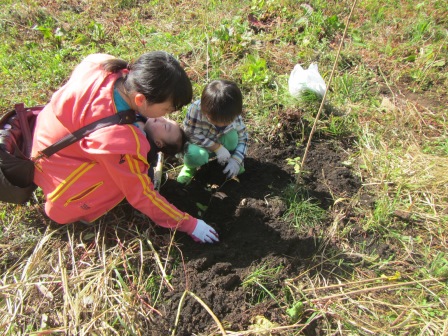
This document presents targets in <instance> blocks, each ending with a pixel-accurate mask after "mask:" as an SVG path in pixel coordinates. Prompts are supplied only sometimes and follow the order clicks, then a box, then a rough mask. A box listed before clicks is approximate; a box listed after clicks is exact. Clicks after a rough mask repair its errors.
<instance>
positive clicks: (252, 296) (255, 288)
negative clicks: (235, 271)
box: [242, 263, 283, 305]
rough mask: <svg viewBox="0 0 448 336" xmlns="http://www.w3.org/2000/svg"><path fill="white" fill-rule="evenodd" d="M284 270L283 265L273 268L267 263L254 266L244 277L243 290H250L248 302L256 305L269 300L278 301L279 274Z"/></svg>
mask: <svg viewBox="0 0 448 336" xmlns="http://www.w3.org/2000/svg"><path fill="white" fill-rule="evenodd" d="M282 269H283V266H282V265H277V266H273V265H269V264H267V263H261V264H259V265H255V266H253V267H252V270H251V272H250V273H249V274H247V275H246V276H245V277H244V279H243V282H242V286H243V288H246V289H247V290H248V294H247V301H248V302H250V303H252V304H254V305H255V304H257V303H260V302H263V301H264V300H265V299H267V298H270V299H273V300H274V301H276V300H277V299H276V297H275V294H276V293H275V291H276V288H278V274H279V273H280V272H281V270H282Z"/></svg>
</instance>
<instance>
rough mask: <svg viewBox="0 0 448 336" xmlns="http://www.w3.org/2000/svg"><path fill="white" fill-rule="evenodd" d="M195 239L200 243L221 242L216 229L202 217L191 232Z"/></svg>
mask: <svg viewBox="0 0 448 336" xmlns="http://www.w3.org/2000/svg"><path fill="white" fill-rule="evenodd" d="M191 237H192V238H193V240H194V241H196V242H199V243H211V244H213V243H216V242H219V236H218V234H217V233H216V231H215V229H214V228H212V227H211V226H210V225H207V224H205V222H204V221H203V220H202V219H198V223H197V224H196V227H195V229H194V231H193V233H192V234H191Z"/></svg>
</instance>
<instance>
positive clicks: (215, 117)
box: [201, 79, 243, 124]
mask: <svg viewBox="0 0 448 336" xmlns="http://www.w3.org/2000/svg"><path fill="white" fill-rule="evenodd" d="M201 111H202V112H203V113H204V114H205V115H206V116H207V117H208V118H209V119H210V121H212V122H219V123H225V124H226V123H227V124H230V123H231V122H232V121H233V120H234V119H235V118H236V117H237V116H239V115H241V113H242V111H243V95H242V93H241V90H240V89H239V87H238V85H236V83H234V82H231V81H228V80H224V79H221V80H214V81H212V82H210V83H209V84H208V85H207V86H206V87H205V88H204V90H203V91H202V96H201Z"/></svg>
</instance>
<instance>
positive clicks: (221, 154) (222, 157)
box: [215, 145, 230, 166]
mask: <svg viewBox="0 0 448 336" xmlns="http://www.w3.org/2000/svg"><path fill="white" fill-rule="evenodd" d="M215 153H216V158H217V160H218V163H219V164H220V165H221V166H222V165H224V164H225V163H226V162H227V161H229V159H230V153H229V151H228V150H227V148H225V147H224V146H223V145H219V147H218V149H217V150H215Z"/></svg>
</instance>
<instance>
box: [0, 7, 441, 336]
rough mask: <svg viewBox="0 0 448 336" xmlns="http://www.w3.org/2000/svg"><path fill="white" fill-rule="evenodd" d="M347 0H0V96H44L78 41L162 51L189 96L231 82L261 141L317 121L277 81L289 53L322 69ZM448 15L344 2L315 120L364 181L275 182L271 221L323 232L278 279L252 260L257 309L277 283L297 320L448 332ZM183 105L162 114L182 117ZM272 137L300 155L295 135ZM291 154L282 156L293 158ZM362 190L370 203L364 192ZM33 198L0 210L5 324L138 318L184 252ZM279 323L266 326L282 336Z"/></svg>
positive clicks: (8, 327) (105, 326)
mask: <svg viewBox="0 0 448 336" xmlns="http://www.w3.org/2000/svg"><path fill="white" fill-rule="evenodd" d="M350 5H351V3H348V2H344V1H343V2H335V1H323V0H311V1H309V2H307V3H306V4H305V3H300V2H296V1H288V0H281V1H274V0H248V1H207V2H204V1H183V2H179V1H171V0H168V1H159V0H152V1H148V2H144V1H137V0H114V1H105V0H94V1H90V2H79V1H73V0H67V1H56V2H51V1H50V2H49V1H25V2H19V1H16V0H4V1H2V11H1V13H0V37H1V42H0V74H1V75H0V84H1V87H2V91H1V93H0V108H1V111H8V110H10V109H11V107H12V106H13V104H14V103H17V102H24V103H25V104H26V105H36V104H44V103H46V102H47V101H48V100H49V99H50V97H51V94H52V93H53V92H54V91H55V90H56V89H57V88H59V87H60V86H61V85H62V84H63V83H64V81H65V80H66V79H67V78H68V76H69V74H70V72H71V71H72V69H73V67H74V66H75V64H77V63H79V61H80V59H82V58H83V57H84V56H86V55H88V54H90V53H94V52H106V53H111V54H113V55H116V56H118V57H121V58H123V59H126V60H132V59H134V58H135V57H137V56H138V55H140V54H141V53H143V52H146V51H149V50H155V49H163V50H168V51H170V52H172V53H173V54H174V55H175V56H176V57H178V58H179V59H180V60H181V62H182V64H183V65H184V66H185V69H186V70H187V72H188V74H189V76H190V78H191V79H192V82H193V87H194V96H195V98H197V97H199V96H200V93H201V91H202V89H203V87H204V85H205V84H206V83H208V82H209V81H210V80H211V79H215V78H227V79H232V80H234V81H236V82H237V83H238V84H239V85H240V86H241V89H242V91H243V93H244V109H245V120H246V124H247V126H248V128H249V133H250V134H251V136H254V137H253V138H254V139H255V138H256V136H257V135H260V136H259V137H258V138H260V139H261V138H263V137H262V135H264V134H266V130H271V129H272V128H273V127H275V125H276V124H277V123H278V122H279V121H280V120H282V118H283V117H284V111H294V110H298V111H301V113H302V112H303V119H304V121H307V122H308V123H309V124H311V123H312V122H313V121H314V117H315V116H316V114H317V110H318V108H319V104H320V99H319V98H318V97H316V96H315V95H313V94H312V93H311V94H310V93H308V94H305V95H304V96H303V99H301V100H297V99H293V98H292V97H290V95H289V93H288V90H287V80H288V76H289V74H290V72H291V70H292V68H293V66H294V65H295V64H297V63H301V64H306V65H308V64H309V63H311V62H313V61H316V62H318V64H319V71H320V72H321V74H322V76H323V78H324V79H328V78H329V73H330V71H331V68H332V65H333V62H334V61H335V58H336V49H337V47H338V45H339V43H340V39H341V36H342V31H343V29H344V28H345V25H346V23H345V22H346V21H345V20H346V18H347V15H348V9H349V7H350ZM447 17H448V15H447V9H446V1H443V0H427V1H424V2H422V1H408V2H403V1H401V2H400V1H390V2H374V1H365V2H358V4H357V6H356V8H355V11H354V16H353V18H352V21H351V22H350V24H349V26H348V35H347V37H346V39H345V41H344V44H343V48H342V51H341V55H340V58H339V60H338V63H337V69H336V73H335V77H334V80H333V83H332V85H331V87H330V88H329V91H328V96H327V102H326V105H325V111H324V113H323V114H322V116H321V118H320V120H319V121H318V123H317V131H318V134H319V135H323V136H331V137H337V138H344V137H350V138H354V139H355V140H356V147H355V148H354V149H353V153H351V154H352V156H351V158H350V160H351V164H350V166H351V167H352V168H353V169H355V170H356V172H357V174H358V176H359V177H360V178H361V180H362V183H363V186H362V188H361V190H360V194H359V195H356V196H354V197H353V198H351V199H349V200H339V201H338V202H337V203H336V204H333V205H332V206H331V207H330V208H329V209H327V210H324V209H322V208H321V207H320V206H319V204H318V203H316V201H315V200H314V199H312V198H310V197H309V196H308V195H307V194H306V193H305V192H303V191H298V190H296V189H295V186H292V187H291V188H290V189H288V190H286V191H285V195H284V198H285V201H286V202H287V211H286V212H285V214H284V217H283V219H284V220H285V221H287V222H289V223H290V224H291V225H292V226H293V227H295V228H296V229H297V230H298V233H299V234H307V233H308V231H309V229H310V228H319V230H320V231H319V236H320V237H323V240H324V242H323V243H322V244H321V246H320V248H319V251H317V252H316V253H315V254H314V255H313V256H311V257H310V258H308V259H305V258H302V259H300V271H299V272H298V273H297V274H296V275H292V276H291V278H290V279H287V280H286V281H282V282H280V281H279V280H278V275H279V274H280V272H281V271H282V266H279V265H273V264H265V263H263V262H260V263H259V264H257V265H254V266H253V268H252V269H251V272H250V273H249V274H247V275H246V277H245V278H244V280H243V283H242V286H244V287H245V288H247V293H248V296H247V300H248V301H249V302H250V303H251V304H253V305H256V304H257V303H259V302H266V301H267V300H274V301H276V300H280V299H279V298H278V297H279V296H280V295H279V294H280V292H281V290H282V289H283V290H286V291H287V292H288V296H289V301H288V303H287V304H286V303H284V302H277V303H278V305H279V306H280V308H281V309H283V310H284V314H285V315H286V314H288V316H289V317H290V318H291V321H290V322H291V323H298V324H299V325H300V327H298V328H302V329H300V330H301V331H300V332H302V331H303V328H306V327H307V326H311V328H313V329H312V330H311V329H310V330H308V333H310V332H314V330H319V331H320V332H321V333H323V334H343V335H345V334H347V335H348V334H353V335H358V334H378V335H399V334H400V335H401V334H411V335H420V334H424V333H426V334H432V335H443V334H446V332H447V324H446V316H447V315H448V309H447V305H446V302H447V298H448V290H447V285H446V259H447V257H446V256H447V253H448V245H447V239H446V237H447V236H448V231H447V230H448V229H447V228H448V215H447V210H446V209H447V208H448V198H447V195H448V189H447V188H448V177H447V176H448V175H447V174H446V172H447V170H448V142H447V131H448V126H447V119H446V106H447V100H446V87H447V86H448V77H447V71H446V68H447V61H448V60H447V53H448V49H447V48H448V47H447V45H448V44H447V41H448V32H447V30H446V26H447ZM185 112H186V109H185V108H184V109H183V110H182V111H180V112H179V113H177V114H176V115H174V116H173V118H175V119H176V120H178V121H181V120H182V117H183V116H184V115H185ZM307 135H308V134H305V133H303V134H302V135H301V137H300V136H296V137H295V139H299V138H301V139H304V138H306V136H307ZM258 138H257V140H258ZM285 145H288V146H295V147H294V148H296V149H297V150H299V149H300V146H301V145H302V141H300V140H299V141H295V143H288V142H285ZM267 146H268V144H267ZM299 155H302V154H301V153H295V154H293V157H292V158H290V160H291V161H290V162H291V164H292V165H293V166H296V165H297V164H298V163H299V162H300V160H297V157H298V156H299ZM284 159H286V158H284ZM298 168H300V167H298ZM363 192H369V194H370V195H372V198H373V201H372V202H371V203H368V204H365V203H363V199H362V196H363V195H362V193H363ZM358 196H359V197H358ZM42 202H43V200H42V195H39V194H37V199H36V200H33V202H31V203H30V204H28V205H26V206H13V205H9V204H1V205H0V256H1V259H0V274H1V276H0V287H1V288H2V291H1V294H0V296H1V300H0V321H1V323H0V324H1V326H2V329H3V330H4V332H5V334H9V335H20V334H31V333H38V332H43V333H48V332H53V333H55V334H56V333H65V334H73V335H75V334H89V333H98V334H115V333H116V334H138V333H140V332H141V331H142V330H150V329H151V326H152V323H153V321H154V316H156V315H158V314H159V313H161V312H158V310H157V309H158V304H159V303H160V302H161V301H163V300H164V298H163V295H162V294H163V292H164V291H165V290H166V289H167V288H169V286H170V281H171V280H172V279H171V275H170V270H173V269H175V268H176V267H181V255H180V254H178V253H177V251H176V250H174V251H173V250H171V248H172V246H171V245H170V246H169V247H166V240H164V239H161V240H160V242H159V241H157V240H158V239H159V237H157V235H155V234H154V233H153V232H147V231H145V230H140V231H142V232H137V231H134V230H133V229H131V228H132V227H134V226H135V225H137V226H138V227H144V228H147V227H148V225H150V224H149V223H148V221H147V220H146V219H144V220H142V219H141V218H139V217H138V216H133V217H132V219H129V218H128V217H126V216H124V215H120V214H117V213H115V214H114V215H113V216H115V217H114V218H112V220H111V217H109V218H108V219H107V220H108V222H107V224H108V225H106V219H102V220H100V221H99V223H97V224H95V225H94V226H89V227H79V226H76V225H73V226H71V225H70V226H63V227H58V226H55V224H54V223H52V222H51V221H50V220H49V219H48V218H47V217H46V216H45V215H44V214H43V211H42V208H41V207H42ZM154 239H155V240H156V241H155V242H154V246H152V243H151V244H150V242H151V240H154ZM156 243H158V244H156ZM157 259H158V260H159V262H157ZM254 318H255V317H254ZM265 319H266V318H265ZM261 322H265V320H262V321H261ZM261 322H260V323H259V324H261ZM263 326H268V327H267V329H269V328H272V329H274V328H276V327H278V326H276V325H274V324H272V323H266V324H263ZM289 327H290V326H287V325H284V326H281V328H284V329H279V330H274V331H273V332H272V333H284V334H288V332H290V330H293V329H292V327H291V329H288V328H289ZM295 327H297V325H296V326H295ZM265 329H266V328H265ZM247 332H248V331H244V332H243V333H247ZM263 332H269V330H268V331H266V330H264V331H263ZM291 333H292V332H291ZM291 333H289V334H291Z"/></svg>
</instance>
